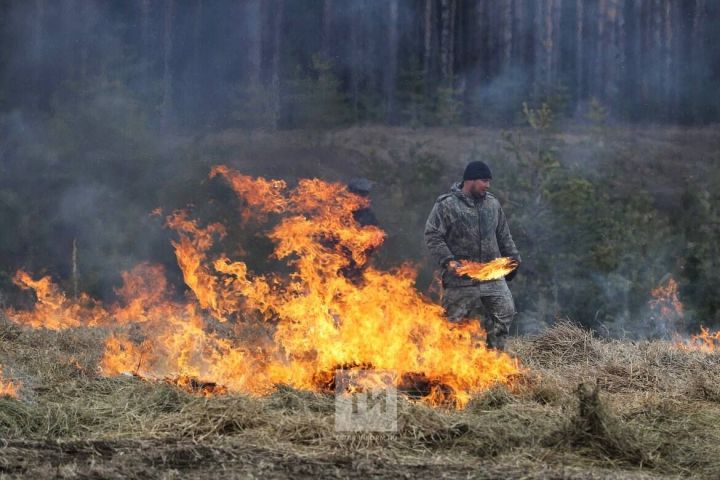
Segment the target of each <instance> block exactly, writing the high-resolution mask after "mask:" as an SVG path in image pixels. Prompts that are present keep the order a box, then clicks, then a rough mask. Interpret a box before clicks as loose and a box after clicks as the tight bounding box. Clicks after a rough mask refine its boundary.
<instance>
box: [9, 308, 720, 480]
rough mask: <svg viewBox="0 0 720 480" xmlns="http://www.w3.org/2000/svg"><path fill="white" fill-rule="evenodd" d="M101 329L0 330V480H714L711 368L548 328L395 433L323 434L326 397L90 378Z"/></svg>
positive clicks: (665, 347)
mask: <svg viewBox="0 0 720 480" xmlns="http://www.w3.org/2000/svg"><path fill="white" fill-rule="evenodd" d="M104 335H105V333H104V331H103V330H102V329H85V328H79V329H70V330H64V331H49V330H44V329H39V330H26V329H21V328H19V327H17V326H15V325H14V324H12V323H8V322H5V323H3V324H2V328H1V329H0V361H1V362H2V365H3V366H4V369H5V376H6V378H11V379H12V381H13V382H15V384H16V385H17V384H19V385H18V394H17V397H16V398H13V397H4V398H2V399H1V400H0V437H2V439H3V440H2V442H3V443H2V447H1V448H0V477H2V478H33V477H34V478H49V477H53V478H148V477H154V478H218V477H220V476H221V477H223V478H255V477H260V476H262V477H269V478H290V477H292V478H297V477H317V476H339V477H345V478H353V477H355V478H361V477H368V476H373V477H399V476H401V477H407V478H412V477H418V476H419V477H436V478H437V477H440V478H451V477H453V478H454V477H471V478H518V479H519V478H568V479H570V478H578V479H586V478H587V479H590V478H623V479H625V478H628V479H630V478H679V477H693V478H717V477H718V475H720V429H718V424H719V423H720V387H718V385H719V384H720V382H719V380H720V355H718V354H717V353H703V352H699V351H689V350H687V349H683V348H678V347H677V346H675V345H673V344H670V343H668V342H639V343H633V342H627V341H608V340H604V339H600V338H597V337H595V336H594V335H592V334H591V333H590V332H588V331H585V330H583V329H581V328H578V327H577V326H574V325H572V324H569V323H560V324H558V325H556V326H555V327H553V328H552V329H549V330H547V331H545V332H544V333H542V334H540V335H538V336H535V337H530V338H523V339H515V340H514V341H513V342H512V344H511V351H512V352H513V354H514V355H515V356H517V358H518V359H519V360H520V362H521V364H522V366H523V367H524V369H525V370H524V373H523V374H522V375H520V376H518V378H516V379H515V380H514V381H513V382H512V384H511V385H510V386H509V387H505V386H497V387H494V388H491V389H489V390H487V391H485V392H483V393H481V394H479V395H476V396H475V397H474V398H473V399H472V400H471V402H470V403H469V404H468V406H467V407H466V408H465V409H463V410H453V409H442V408H433V407H428V406H426V405H424V404H420V403H416V402H413V401H410V400H407V399H404V398H401V399H400V401H399V404H398V431H397V432H396V433H392V434H390V433H385V434H381V433H367V432H363V433H350V434H348V433H341V432H336V431H335V429H334V412H335V411H334V398H333V396H332V395H328V394H322V393H314V392H308V391H299V390H294V389H291V388H288V387H284V386H281V385H279V386H277V388H276V390H275V391H274V393H272V394H271V395H269V396H265V397H250V396H243V395H235V394H231V395H217V396H209V397H205V396H202V395H198V394H193V393H188V392H187V391H185V390H182V389H180V388H178V387H176V386H174V385H170V384H166V383H162V382H148V381H144V380H142V379H139V378H135V377H132V376H119V377H114V378H104V377H102V376H100V375H99V374H98V365H97V363H98V360H99V358H100V355H101V353H102V352H101V349H102V346H101V345H102V338H103V336H104Z"/></svg>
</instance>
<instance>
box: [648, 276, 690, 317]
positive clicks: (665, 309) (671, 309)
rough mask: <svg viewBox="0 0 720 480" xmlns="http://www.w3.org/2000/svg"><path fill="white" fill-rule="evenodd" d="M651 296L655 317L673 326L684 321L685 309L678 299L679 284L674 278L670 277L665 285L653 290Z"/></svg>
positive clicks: (651, 305)
mask: <svg viewBox="0 0 720 480" xmlns="http://www.w3.org/2000/svg"><path fill="white" fill-rule="evenodd" d="M650 295H651V296H652V300H650V302H649V305H650V309H651V310H652V312H653V315H654V316H655V317H659V318H658V319H659V320H663V321H665V322H669V323H671V324H675V323H677V321H678V320H680V319H682V317H683V315H684V310H685V307H684V306H683V304H682V302H681V301H680V298H679V297H678V284H677V282H676V281H675V279H674V278H672V277H669V278H668V279H667V281H666V282H665V283H664V284H661V285H658V286H657V287H655V288H654V289H652V291H651V292H650Z"/></svg>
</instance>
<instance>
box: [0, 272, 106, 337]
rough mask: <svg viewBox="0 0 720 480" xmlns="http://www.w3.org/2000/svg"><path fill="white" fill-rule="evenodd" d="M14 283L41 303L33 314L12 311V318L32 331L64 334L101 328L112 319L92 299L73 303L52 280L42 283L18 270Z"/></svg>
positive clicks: (77, 300) (86, 297)
mask: <svg viewBox="0 0 720 480" xmlns="http://www.w3.org/2000/svg"><path fill="white" fill-rule="evenodd" d="M13 282H14V283H15V284H16V285H17V286H19V287H20V288H22V289H24V290H33V291H34V292H35V296H36V297H37V301H36V303H35V308H34V309H33V310H32V311H17V310H14V309H12V308H11V309H8V310H7V311H6V314H7V316H8V318H10V319H11V320H13V321H14V322H16V323H19V324H22V325H27V326H29V327H32V328H41V327H42V328H47V329H50V330H62V329H66V328H72V327H81V326H91V327H92V326H98V325H101V324H103V322H105V321H106V320H107V318H108V316H107V312H106V311H105V309H103V308H102V306H100V305H99V304H98V303H97V302H95V301H94V300H93V299H91V298H90V297H89V296H87V295H85V294H82V295H81V296H80V298H78V299H69V298H67V297H66V296H65V294H64V293H63V292H62V291H61V290H60V289H59V288H58V287H57V286H56V285H55V284H54V283H53V282H52V280H51V279H50V277H47V276H46V277H42V278H40V279H39V280H33V278H32V277H31V276H30V275H29V274H28V273H27V272H25V271H23V270H18V271H17V272H16V273H15V276H14V277H13Z"/></svg>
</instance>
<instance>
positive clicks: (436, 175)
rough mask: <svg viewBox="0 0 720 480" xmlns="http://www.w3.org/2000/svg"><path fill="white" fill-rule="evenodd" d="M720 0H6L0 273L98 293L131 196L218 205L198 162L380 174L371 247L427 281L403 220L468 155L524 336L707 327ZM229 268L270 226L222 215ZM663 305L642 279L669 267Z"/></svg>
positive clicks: (716, 316) (257, 254) (142, 216)
mask: <svg viewBox="0 0 720 480" xmlns="http://www.w3.org/2000/svg"><path fill="white" fill-rule="evenodd" d="M719 20H720V4H718V3H716V2H711V1H706V0H694V1H679V0H596V1H591V0H537V1H535V0H505V1H461V0H414V1H411V0H386V1H381V0H264V1H262V0H246V1H243V2H237V1H225V0H216V1H213V2H210V1H203V0H185V1H180V0H164V1H150V0H138V1H131V2H128V1H102V2H101V1H91V0H58V1H48V0H35V1H10V0H2V1H0V231H1V232H2V235H0V259H1V262H0V292H2V301H3V302H4V303H8V304H22V303H24V302H28V301H29V299H28V298H27V297H25V296H24V295H23V293H22V292H19V291H18V290H17V289H16V288H15V287H14V286H13V284H12V280H11V277H12V274H13V273H14V271H15V270H16V269H17V268H21V267H22V268H25V269H27V270H29V271H30V272H33V274H35V275H39V274H46V273H47V274H51V275H52V276H53V277H55V278H56V279H58V280H59V281H60V282H61V284H62V285H63V286H64V288H65V290H66V291H67V292H68V294H77V292H78V291H88V292H90V293H91V294H92V295H94V296H96V297H100V298H103V299H108V298H111V297H113V295H114V293H113V287H115V286H117V285H118V284H119V282H120V272H122V271H123V270H126V269H128V268H130V267H132V265H134V264H135V263H137V262H139V261H146V260H147V261H153V262H160V263H162V264H164V265H165V266H166V268H168V270H169V272H170V273H171V275H172V276H174V281H175V283H176V284H177V286H178V287H179V288H181V286H182V281H181V278H180V274H179V272H178V271H177V267H175V266H174V265H175V262H174V258H173V255H172V249H171V248H170V243H169V242H170V238H171V237H170V234H169V233H167V232H166V231H165V230H164V229H163V228H162V220H161V219H159V218H158V217H156V216H151V215H150V212H151V211H152V210H154V209H155V208H156V207H161V208H162V209H163V210H164V211H166V212H169V211H171V210H172V209H174V208H180V207H184V206H185V205H187V204H188V203H193V204H195V208H196V209H197V210H198V211H200V212H201V213H202V218H203V219H204V220H206V221H208V222H209V221H212V220H214V219H216V218H221V217H222V218H236V215H237V214H236V212H237V207H238V205H237V204H234V203H233V201H232V200H231V199H230V196H229V195H228V192H226V191H225V189H223V188H222V186H220V185H218V184H216V183H215V182H214V181H209V180H206V177H207V173H208V171H209V166H210V165H212V164H217V163H229V164H231V165H233V166H235V167H238V168H241V169H242V170H243V171H245V172H247V173H249V174H253V175H266V176H271V177H276V178H285V179H287V180H289V181H293V180H295V179H297V178H300V177H308V176H310V177H313V176H318V177H321V178H325V179H328V180H335V181H347V180H348V179H349V178H351V177H353V176H365V177H367V178H370V179H371V180H373V181H375V182H377V185H376V188H375V190H374V192H373V194H372V198H373V202H374V205H375V210H376V213H377V216H378V218H379V220H380V222H381V225H382V227H383V228H384V229H385V230H386V231H387V233H388V239H387V242H386V246H385V248H384V249H383V250H382V251H381V252H379V253H378V255H377V257H376V258H375V261H376V262H377V263H378V264H380V265H382V266H386V267H390V266H396V265H398V264H399V263H400V262H411V263H413V264H415V265H416V266H417V267H418V269H419V276H418V286H419V288H421V289H423V290H425V291H428V293H429V294H430V295H435V293H434V291H433V283H432V276H433V266H432V265H430V263H429V260H428V259H427V257H426V252H425V250H424V247H423V244H422V227H423V224H424V220H425V218H426V216H427V213H428V212H429V210H430V208H431V206H432V203H433V201H434V199H435V198H436V197H437V195H439V194H441V193H443V192H444V191H446V190H447V188H448V187H449V185H450V184H451V183H452V181H454V180H456V179H457V178H458V177H459V175H460V173H461V171H462V166H463V165H464V163H465V162H466V161H468V160H471V159H483V160H486V161H487V162H488V163H490V164H491V166H492V167H493V170H494V172H495V178H496V180H495V181H494V183H493V191H494V192H495V193H496V194H497V196H498V197H499V198H500V199H501V201H502V202H503V205H504V207H505V210H506V213H507V215H508V217H509V219H510V225H511V229H512V231H513V234H514V237H515V239H516V242H517V243H518V245H519V247H520V249H521V252H522V254H523V257H524V260H525V261H524V263H523V266H522V270H521V274H520V275H519V276H518V277H517V279H516V280H515V282H514V283H513V284H512V289H513V292H514V293H515V297H516V301H517V304H518V310H519V311H520V312H521V316H520V318H519V322H518V324H517V329H516V331H517V333H522V332H528V331H535V330H538V329H540V328H542V327H544V326H545V325H547V324H550V323H553V322H555V321H556V320H557V319H558V318H565V317H569V318H571V319H573V320H575V321H578V322H580V323H582V324H584V325H586V326H589V327H592V328H595V329H597V330H598V331H600V332H602V333H605V334H609V335H614V336H631V337H636V336H661V337H664V336H669V335H670V334H672V331H673V330H676V329H677V330H686V329H687V330H696V329H697V328H698V327H699V325H700V324H703V325H706V326H709V327H715V328H717V327H718V326H720V313H719V311H718V308H719V307H720V304H719V301H718V299H717V295H715V294H714V293H715V292H717V291H718V287H720V269H718V268H717V258H718V246H717V242H716V238H717V237H718V228H719V227H718V226H719V225H720V218H719V213H718V210H717V205H718V198H717V197H718V193H717V192H718V191H720V188H719V187H720V171H719V170H718V168H717V165H718V161H720V158H719V157H720V140H718V139H720V135H718V129H717V127H715V126H713V124H715V123H716V122H717V121H718V118H719V117H720V91H718V89H717V79H718V78H720V50H719V49H717V48H716V47H715V46H716V45H718V44H720V42H719V40H720V38H719V37H720V28H717V27H718V23H719ZM227 242H228V243H229V244H233V243H235V242H237V243H242V244H243V246H244V247H245V250H246V254H247V256H248V258H249V261H248V263H249V264H250V266H251V267H253V268H254V269H256V270H257V271H263V270H264V269H267V268H270V267H271V266H272V262H271V261H270V260H269V259H268V258H267V255H268V254H269V252H270V246H269V245H267V244H266V243H264V242H263V241H262V240H259V239H258V238H257V236H256V235H255V234H254V232H252V231H249V230H247V229H243V228H240V226H239V225H238V226H237V228H235V229H233V230H231V232H230V235H229V237H228V239H227ZM670 275H671V276H673V277H674V278H675V279H676V280H677V281H678V282H679V285H680V297H681V299H682V300H683V301H684V302H685V304H686V311H685V313H684V316H682V317H677V318H675V317H673V318H659V317H658V312H654V311H653V309H652V306H651V305H650V304H649V303H648V300H649V293H650V291H651V290H652V289H653V288H654V287H656V286H657V285H658V284H660V283H662V282H666V281H667V279H668V278H669V276H670Z"/></svg>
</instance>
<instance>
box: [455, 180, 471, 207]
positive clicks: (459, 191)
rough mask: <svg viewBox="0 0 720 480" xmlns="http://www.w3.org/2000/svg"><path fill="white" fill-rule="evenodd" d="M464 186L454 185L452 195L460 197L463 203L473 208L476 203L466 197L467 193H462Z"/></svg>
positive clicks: (460, 184) (457, 183) (456, 183)
mask: <svg viewBox="0 0 720 480" xmlns="http://www.w3.org/2000/svg"><path fill="white" fill-rule="evenodd" d="M462 184H463V182H455V183H453V184H452V187H450V193H451V194H453V195H455V196H456V197H458V198H459V199H460V200H462V201H463V202H465V203H467V204H468V205H469V206H473V205H474V204H475V201H474V200H473V199H472V198H471V197H468V196H467V195H465V192H463V191H462Z"/></svg>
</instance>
